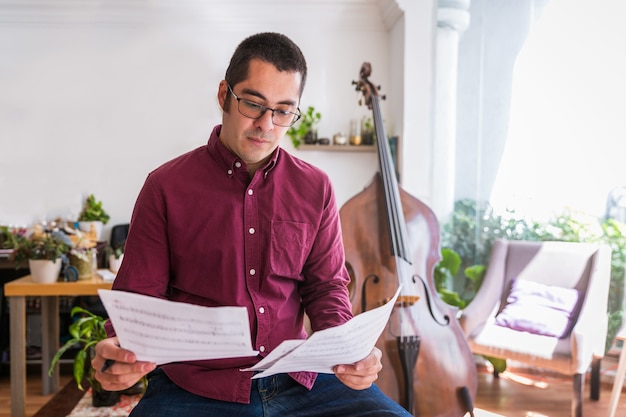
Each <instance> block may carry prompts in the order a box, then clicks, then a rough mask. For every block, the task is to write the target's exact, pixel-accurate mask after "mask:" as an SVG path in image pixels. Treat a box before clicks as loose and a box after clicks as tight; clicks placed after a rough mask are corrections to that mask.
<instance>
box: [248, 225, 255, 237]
mask: <svg viewBox="0 0 626 417" xmlns="http://www.w3.org/2000/svg"><path fill="white" fill-rule="evenodd" d="M254 231H255V230H254V227H251V228H249V229H248V233H250V234H251V235H253V234H254Z"/></svg>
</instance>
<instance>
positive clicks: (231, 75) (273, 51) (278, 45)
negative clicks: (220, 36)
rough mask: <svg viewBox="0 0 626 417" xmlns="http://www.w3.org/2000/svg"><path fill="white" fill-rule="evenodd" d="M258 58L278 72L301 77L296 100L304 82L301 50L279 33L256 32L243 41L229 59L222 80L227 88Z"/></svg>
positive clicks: (242, 76) (243, 77) (304, 70)
mask: <svg viewBox="0 0 626 417" xmlns="http://www.w3.org/2000/svg"><path fill="white" fill-rule="evenodd" d="M253 59H260V60H262V61H265V62H267V63H269V64H272V65H274V66H275V67H276V69H278V70H279V71H287V72H298V73H300V74H301V76H302V78H301V82H300V97H301V96H302V92H303V91H304V84H305V82H306V74H307V67H306V60H305V59H304V55H303V54H302V51H301V50H300V48H299V47H298V45H296V44H295V43H294V42H293V41H292V40H291V39H289V38H288V37H287V36H285V35H282V34H280V33H274V32H264V33H257V34H255V35H252V36H249V37H247V38H246V39H244V40H243V41H242V42H241V43H240V44H239V46H237V49H235V52H234V53H233V56H232V58H231V59H230V64H228V68H227V69H226V75H225V76H224V79H225V80H226V82H228V83H229V84H230V85H231V86H233V87H234V86H235V84H237V83H239V82H241V81H243V80H245V79H246V78H247V77H248V68H249V67H250V61H251V60H253Z"/></svg>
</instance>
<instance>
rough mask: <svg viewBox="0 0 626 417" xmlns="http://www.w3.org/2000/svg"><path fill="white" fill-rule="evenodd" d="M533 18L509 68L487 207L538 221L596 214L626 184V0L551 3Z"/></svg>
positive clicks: (583, 0)
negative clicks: (505, 113) (504, 126)
mask: <svg viewBox="0 0 626 417" xmlns="http://www.w3.org/2000/svg"><path fill="white" fill-rule="evenodd" d="M532 3H533V2H531V4H532ZM531 7H532V6H531ZM537 14H538V15H536V16H534V19H530V22H531V23H530V25H531V26H530V30H529V35H528V38H527V40H526V42H525V43H524V45H523V47H522V49H521V51H520V53H519V55H518V57H517V59H516V62H515V65H514V71H513V77H512V86H511V107H510V116H509V117H510V119H509V125H508V134H507V137H506V143H505V146H504V151H503V154H502V159H501V161H500V163H499V166H498V169H497V174H496V177H495V180H494V185H493V188H492V191H491V196H490V202H491V204H492V205H493V206H494V207H495V208H496V209H500V210H503V209H506V208H508V209H514V210H515V212H516V213H518V214H521V215H525V216H526V215H527V216H531V217H535V218H541V217H546V216H549V215H550V214H553V213H554V212H558V211H560V210H561V209H562V208H565V207H569V208H571V209H573V210H577V211H582V212H585V213H587V214H592V215H597V216H601V215H603V214H604V211H605V203H606V201H607V195H608V193H609V192H610V191H611V190H612V189H613V188H615V187H618V186H625V185H626V25H624V21H625V20H626V2H623V0H576V1H571V0H550V1H548V2H547V4H546V5H545V7H543V8H542V9H541V11H540V14H539V11H538V12H537ZM485 122H486V121H485Z"/></svg>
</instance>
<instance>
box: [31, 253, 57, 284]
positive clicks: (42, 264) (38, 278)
mask: <svg viewBox="0 0 626 417" xmlns="http://www.w3.org/2000/svg"><path fill="white" fill-rule="evenodd" d="M61 264H62V262H61V258H57V260H56V261H49V260H47V259H29V260H28V267H29V268H30V275H31V277H32V279H33V282H37V283H39V284H50V283H52V282H56V281H57V280H58V279H59V275H60V274H61Z"/></svg>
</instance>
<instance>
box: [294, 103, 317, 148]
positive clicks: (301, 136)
mask: <svg viewBox="0 0 626 417" xmlns="http://www.w3.org/2000/svg"><path fill="white" fill-rule="evenodd" d="M321 118H322V114H321V113H320V112H316V111H315V107H313V106H309V108H308V109H307V111H306V112H304V113H302V117H301V118H300V120H299V121H298V123H296V125H294V126H291V127H290V128H289V129H288V130H287V136H289V137H290V138H291V142H292V143H293V146H294V147H296V148H297V147H298V146H300V144H301V143H302V142H303V141H304V143H306V144H314V143H316V142H317V125H318V124H319V122H320V120H321Z"/></svg>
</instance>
